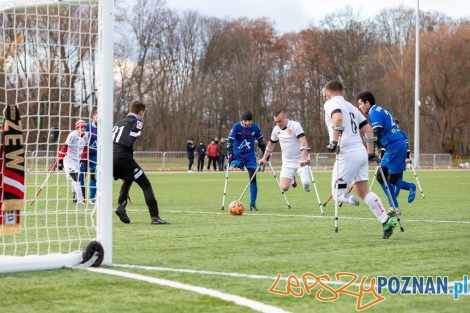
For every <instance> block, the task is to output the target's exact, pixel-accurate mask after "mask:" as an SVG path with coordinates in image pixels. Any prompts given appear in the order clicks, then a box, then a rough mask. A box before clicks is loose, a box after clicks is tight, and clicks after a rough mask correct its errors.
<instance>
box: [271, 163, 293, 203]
mask: <svg viewBox="0 0 470 313" xmlns="http://www.w3.org/2000/svg"><path fill="white" fill-rule="evenodd" d="M267 162H268V165H269V168H270V169H271V171H272V172H273V175H274V179H275V180H276V183H277V185H278V187H279V189H280V190H281V194H282V196H283V197H284V200H285V201H286V204H287V207H288V208H289V209H290V208H291V206H290V203H289V201H288V200H287V197H286V194H285V193H284V190H282V188H281V185H280V184H279V180H278V179H277V175H276V172H275V171H274V168H273V166H272V165H271V161H267Z"/></svg>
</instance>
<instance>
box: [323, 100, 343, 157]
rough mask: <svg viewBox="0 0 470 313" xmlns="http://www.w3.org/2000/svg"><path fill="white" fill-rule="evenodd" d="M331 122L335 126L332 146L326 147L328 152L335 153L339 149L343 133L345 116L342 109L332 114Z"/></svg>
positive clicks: (331, 138) (332, 134)
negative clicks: (339, 141) (340, 137)
mask: <svg viewBox="0 0 470 313" xmlns="http://www.w3.org/2000/svg"><path fill="white" fill-rule="evenodd" d="M331 121H332V124H333V127H332V130H331V132H330V134H331V135H330V144H329V145H328V146H326V150H327V151H328V152H335V151H336V148H337V147H338V140H339V136H340V134H342V133H343V130H344V128H343V114H342V113H341V110H340V109H336V110H334V111H333V112H332V113H331Z"/></svg>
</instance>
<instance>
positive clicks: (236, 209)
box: [228, 200, 245, 215]
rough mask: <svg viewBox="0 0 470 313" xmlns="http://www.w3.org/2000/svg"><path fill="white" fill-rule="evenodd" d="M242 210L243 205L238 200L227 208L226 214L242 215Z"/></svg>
mask: <svg viewBox="0 0 470 313" xmlns="http://www.w3.org/2000/svg"><path fill="white" fill-rule="evenodd" d="M244 210H245V208H244V207H243V203H241V202H240V201H238V200H235V201H232V202H231V203H230V205H229V206H228V212H229V213H230V214H232V215H242V214H243V211H244Z"/></svg>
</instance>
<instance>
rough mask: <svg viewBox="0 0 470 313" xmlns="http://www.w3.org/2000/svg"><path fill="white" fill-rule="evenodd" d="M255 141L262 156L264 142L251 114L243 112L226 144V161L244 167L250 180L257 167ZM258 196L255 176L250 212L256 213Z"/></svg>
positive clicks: (252, 182)
mask: <svg viewBox="0 0 470 313" xmlns="http://www.w3.org/2000/svg"><path fill="white" fill-rule="evenodd" d="M255 139H256V140H257V141H258V147H259V148H260V149H261V151H262V152H263V154H264V150H265V149H266V142H265V141H264V137H263V134H262V133H261V129H260V128H259V126H258V124H255V123H253V114H252V113H251V112H250V111H246V112H244V113H243V114H242V115H241V117H240V122H237V123H236V124H234V125H233V127H232V130H231V131H230V135H229V136H228V142H227V155H228V161H229V162H230V163H231V164H232V166H233V167H237V168H241V169H243V168H244V167H246V169H247V171H248V174H249V177H250V179H251V178H252V177H253V175H254V174H255V171H256V167H257V166H258V165H257V163H256V154H255ZM257 195H258V185H257V184H256V176H255V177H253V180H252V181H251V183H250V210H251V211H258V209H257V208H256V197H257Z"/></svg>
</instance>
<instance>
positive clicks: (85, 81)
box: [0, 0, 113, 272]
mask: <svg viewBox="0 0 470 313" xmlns="http://www.w3.org/2000/svg"><path fill="white" fill-rule="evenodd" d="M101 2H102V3H99V2H98V1H97V0H78V1H67V0H62V1H58V0H49V1H47V0H43V1H37V0H14V1H2V2H0V25H1V27H0V109H1V110H2V112H3V114H2V124H3V128H2V129H3V131H2V134H1V135H2V146H1V151H2V153H1V154H0V155H1V162H0V163H1V164H2V166H1V167H0V169H1V170H0V175H1V190H0V202H1V209H0V272H10V271H25V270H26V271H27V270H37V269H51V268H60V267H64V266H69V265H72V266H73V265H78V264H79V263H81V262H83V261H84V259H83V251H84V249H85V250H86V248H87V247H88V248H90V247H89V246H90V244H89V243H90V242H92V243H93V247H94V248H95V250H94V251H92V252H98V253H93V254H95V256H94V257H95V259H96V257H99V258H103V254H104V260H105V263H110V262H111V239H110V237H111V235H110V234H111V226H110V221H111V216H110V214H111V213H107V212H105V211H109V212H111V208H110V207H111V197H112V190H110V189H109V188H110V187H109V185H112V183H110V180H111V179H110V177H111V174H110V173H111V170H112V169H111V167H112V165H111V166H110V165H109V164H108V165H103V164H106V163H105V162H104V160H105V159H107V160H112V155H111V154H110V152H109V151H112V149H109V146H107V145H108V143H107V142H106V140H104V138H105V136H108V138H111V136H110V132H111V128H112V112H113V106H112V103H113V100H112V99H113V98H112V81H111V82H109V81H104V80H102V79H101V77H106V78H107V79H108V80H112V5H113V1H112V0H102V1H101ZM103 16H104V18H100V17H103ZM105 30H107V32H108V33H107V35H106V36H108V39H103V38H104V37H106V36H101V33H103V32H104V31H105ZM109 38H111V42H110V40H109ZM110 64H111V65H110ZM105 71H107V72H105ZM103 97H105V99H106V101H101V99H102V98H103ZM103 103H106V105H103ZM94 113H97V119H96V121H93V115H94ZM15 118H17V119H15ZM78 120H84V121H85V122H87V123H89V124H91V125H93V126H97V129H99V131H97V132H95V131H94V129H93V127H87V132H86V135H85V136H86V137H87V138H88V141H87V142H86V146H87V148H85V151H88V152H87V153H86V154H84V155H82V156H80V159H83V160H85V161H84V162H82V163H83V165H82V166H81V167H80V176H81V178H82V179H81V181H82V194H81V195H83V197H84V198H85V199H86V200H85V201H83V202H82V203H78V201H76V199H75V200H74V197H75V198H80V196H81V195H80V196H79V195H78V194H77V192H75V193H74V192H73V188H72V185H73V179H71V175H70V173H69V174H66V173H65V172H64V171H63V170H61V169H60V168H61V166H58V165H59V164H60V162H58V155H59V151H60V150H61V147H62V146H63V145H64V144H65V141H66V139H67V138H68V136H69V134H70V133H71V132H73V131H75V124H76V122H77V121H78ZM107 129H109V133H108V131H107ZM79 137H80V134H79ZM95 140H96V143H94V144H93V142H94V141H95ZM73 145H75V146H76V147H78V145H77V144H76V143H74V142H73V141H69V145H68V151H69V153H72V150H74V149H73V147H72V146H73ZM106 148H107V149H106ZM75 149H76V148H75ZM105 150H107V151H108V152H103V151H105ZM94 152H96V154H97V157H94V156H93V154H94ZM108 154H109V155H108ZM79 161H80V160H77V164H78V162H79ZM108 163H110V162H109V161H108ZM111 163H112V162H111ZM84 165H86V166H84ZM95 165H96V166H95ZM95 167H96V169H94V168H95ZM22 177H24V179H23V178H22ZM92 180H94V181H93V182H92ZM91 182H92V186H93V184H94V183H95V182H96V187H95V188H96V189H94V187H92V188H90V183H91ZM103 186H104V187H103ZM96 190H98V192H96ZM75 191H76V190H75ZM90 193H92V194H96V198H94V199H91V198H90ZM91 197H93V196H91ZM97 242H99V243H101V246H103V247H104V253H103V251H100V250H99V249H98V250H96V244H97ZM98 246H100V245H99V244H98ZM89 252H90V251H89V250H88V251H87V253H89ZM96 254H97V255H96ZM85 261H86V260H85ZM100 261H101V260H100ZM96 264H97V263H96ZM96 264H95V265H96Z"/></svg>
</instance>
